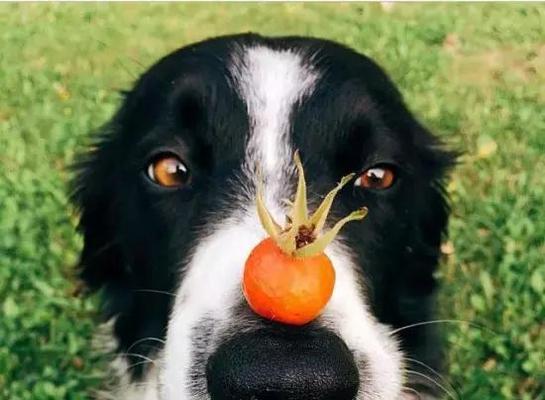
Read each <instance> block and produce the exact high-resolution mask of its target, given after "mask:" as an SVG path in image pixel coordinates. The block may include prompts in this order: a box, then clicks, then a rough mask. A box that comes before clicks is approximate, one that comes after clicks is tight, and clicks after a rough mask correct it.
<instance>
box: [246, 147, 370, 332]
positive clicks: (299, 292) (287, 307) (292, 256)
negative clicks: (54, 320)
mask: <svg viewBox="0 0 545 400" xmlns="http://www.w3.org/2000/svg"><path fill="white" fill-rule="evenodd" d="M295 164H296V166H297V170H298V172H299V181H298V183H297V191H296V193H295V199H294V200H293V202H288V204H289V205H290V210H289V212H288V215H287V217H288V218H286V220H287V221H288V223H287V225H286V226H283V227H282V226H280V225H279V224H278V223H277V222H276V221H275V220H274V218H273V217H272V215H271V213H270V212H269V210H267V207H266V206H265V201H264V196H263V191H262V187H261V185H260V184H258V188H257V195H256V203H257V214H258V216H259V220H260V221H261V225H262V226H263V229H265V231H266V232H267V233H268V234H269V237H268V238H267V239H265V240H263V241H261V242H260V243H259V244H258V245H257V246H256V247H254V249H253V250H252V251H251V253H250V255H249V257H248V259H247V260H246V264H245V267H244V276H243V280H242V291H243V293H244V296H245V297H246V300H247V302H248V305H249V306H250V308H251V309H252V310H254V311H255V312H256V313H257V314H259V315H261V316H262V317H264V318H267V319H270V320H273V321H278V322H282V323H285V324H291V325H304V324H306V323H308V322H310V321H312V320H313V319H315V318H316V317H317V316H318V315H320V313H321V312H322V310H323V309H324V307H325V306H326V305H327V302H328V301H329V299H330V298H331V295H332V294H333V287H334V286H335V270H334V269H333V265H332V264H331V261H330V259H329V258H328V257H327V255H326V254H325V253H324V250H325V248H326V246H327V245H328V244H329V243H331V242H332V241H333V240H334V239H335V237H336V236H337V234H338V233H339V231H340V229H341V228H342V227H343V226H344V225H345V224H346V223H348V222H350V221H356V220H361V219H363V218H364V217H365V215H366V214H367V209H366V208H365V207H363V208H360V209H358V210H356V211H353V212H352V213H350V214H349V215H347V216H346V217H344V218H342V219H341V220H340V221H337V223H336V224H335V225H334V226H333V227H332V228H331V229H329V230H328V231H326V232H324V227H325V223H326V218H327V215H328V214H329V211H330V209H331V205H332V203H333V200H334V199H335V196H336V195H337V193H338V192H339V191H340V190H341V189H342V188H343V187H344V186H345V185H346V184H347V183H348V182H350V181H351V180H352V179H353V178H354V174H349V175H347V176H344V177H343V178H342V179H341V180H340V182H339V183H338V184H337V186H336V187H335V188H334V189H333V190H331V191H330V192H329V193H328V194H327V195H326V196H325V197H324V199H323V201H322V203H321V204H320V205H319V206H318V208H317V209H316V210H315V211H314V213H313V214H309V212H308V208H307V188H306V182H305V175H304V171H303V164H302V163H301V160H300V158H299V155H298V154H297V153H295Z"/></svg>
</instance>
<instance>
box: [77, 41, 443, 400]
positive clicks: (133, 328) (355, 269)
mask: <svg viewBox="0 0 545 400" xmlns="http://www.w3.org/2000/svg"><path fill="white" fill-rule="evenodd" d="M295 150H299V152H300V154H301V158H302V161H303V164H304V167H305V172H306V175H307V183H308V187H309V201H310V202H311V204H316V203H318V202H319V201H320V200H321V198H322V197H323V195H324V194H325V193H327V192H328V191H329V190H330V189H331V188H332V187H333V186H334V185H335V184H336V183H337V182H338V181H339V179H340V177H342V176H343V175H346V174H347V173H349V172H356V173H357V177H356V178H354V180H353V182H351V183H350V184H349V185H347V186H346V187H345V188H344V189H343V190H342V191H341V193H340V194H339V196H338V198H337V200H336V202H335V204H334V207H333V214H334V217H335V216H336V217H338V216H344V215H346V214H348V213H349V212H350V211H353V210H355V209H357V208H360V207H362V206H366V207H367V208H368V209H369V214H368V216H367V218H366V219H364V220H363V221H361V222H353V223H351V224H349V225H347V226H346V227H345V228H344V230H343V232H342V233H341V237H340V238H338V239H337V240H336V241H335V242H334V243H333V244H332V245H330V246H329V247H328V249H327V250H326V252H327V253H328V255H329V256H330V258H331V259H332V261H333V265H334V266H335V269H336V275H337V282H336V286H335V289H334V293H333V296H332V298H331V301H330V302H329V303H328V305H327V307H326V309H325V310H324V312H323V314H322V315H321V316H320V317H319V318H318V319H317V320H315V321H313V322H312V323H309V324H308V325H305V326H303V327H290V326H284V325H280V324H276V323H273V322H270V321H266V320H263V319H261V318H260V317H258V316H257V315H255V314H253V313H252V312H251V311H250V309H249V308H248V307H247V305H246V303H245V300H244V298H243V295H242V292H241V275H242V271H243V266H244V262H245V259H246V258H247V256H248V254H249V252H250V250H251V249H252V248H253V247H254V246H255V245H256V244H257V243H258V242H259V241H260V240H262V239H263V238H264V237H265V235H266V234H265V231H264V230H263V229H262V228H261V226H260V224H259V222H258V217H257V214H256V207H255V192H256V180H257V177H256V175H257V173H256V171H257V169H260V171H261V173H260V176H261V179H263V180H264V182H265V193H266V195H267V197H266V203H267V207H268V208H269V209H270V210H271V211H272V212H273V214H274V215H275V217H276V218H277V220H279V221H282V220H284V219H285V217H284V212H285V203H284V202H283V201H282V200H283V199H286V198H291V197H292V195H293V192H294V186H295V185H294V184H295V180H296V171H295V168H294V165H293V162H292V160H293V153H294V151H295ZM453 161H454V156H453V155H452V154H451V153H450V152H448V151H446V150H444V149H442V147H441V145H440V143H439V141H438V140H437V139H436V138H434V137H433V136H432V135H431V134H430V133H429V132H428V131H427V130H426V129H425V128H424V127H423V126H422V125H421V124H420V123H418V121H417V120H416V119H415V118H414V117H413V116H412V115H411V113H410V112H409V111H408V109H407V108H406V106H405V104H404V102H403V99H402V97H401V95H400V94H399V92H398V91H397V90H396V88H395V87H394V85H393V84H392V83H391V81H390V80H389V78H388V77H387V75H386V74H385V73H384V72H383V71H382V70H381V69H380V68H379V67H378V66H377V65H376V64H375V63H373V62H372V61H371V60H370V59H369V58H366V57H365V56H362V55H360V54H357V53H355V52H354V51H352V50H350V49H348V48H346V47H343V46H341V45H338V44H335V43H332V42H329V41H325V40H319V39H309V38H300V37H284V38H275V39H271V38H264V37H261V36H258V35H254V34H244V35H236V36H228V37H220V38H216V39H212V40H207V41H204V42H201V43H197V44H194V45H191V46H188V47H185V48H182V49H180V50H178V51H175V52H174V53H172V54H170V55H168V56H166V57H165V58H163V59H161V60H160V61H159V62H158V63H157V64H155V65H154V66H153V67H151V68H150V69H149V70H148V71H147V72H146V73H145V74H143V75H142V76H141V78H140V79H139V80H138V82H137V83H136V85H135V87H134V88H133V89H132V90H131V91H130V92H128V93H127V94H126V97H125V99H124V102H123V104H122V106H121V108H120V109H119V111H118V112H117V114H116V115H115V116H114V118H113V119H112V121H110V122H109V123H108V124H107V125H106V126H105V128H104V129H103V132H102V135H101V136H100V140H99V141H98V143H96V145H95V146H94V148H93V149H92V151H91V152H90V154H89V156H88V157H87V158H86V159H85V160H84V161H82V162H80V164H79V172H78V176H77V178H76V191H75V196H74V197H75V201H76V203H77V204H78V205H79V207H80V208H81V212H82V215H81V229H82V231H83V234H84V240H85V245H84V249H83V253H82V256H81V268H82V278H83V280H84V281H85V282H86V283H87V285H88V286H89V287H90V288H91V289H94V290H96V289H102V295H103V298H104V300H105V301H104V309H105V312H106V315H107V317H108V318H109V319H110V320H111V321H112V324H113V334H114V337H115V339H116V343H117V349H116V351H117V353H118V354H119V357H118V362H117V364H118V367H119V369H120V372H121V374H122V376H123V378H122V380H121V383H120V385H119V389H118V391H117V392H114V394H112V395H111V397H113V398H116V399H131V400H144V399H145V400H205V399H212V400H250V399H253V400H272V399H285V400H300V399H301V400H302V399H309V400H310V399H314V400H316V399H317V400H326V399H328V400H344V399H346V400H348V399H357V400H396V399H416V398H438V397H440V390H437V389H438V387H436V384H435V383H434V381H436V380H437V377H436V376H434V372H432V369H433V370H440V369H441V353H442V351H441V346H440V343H439V342H440V341H439V340H438V339H437V334H436V333H435V332H434V331H433V330H432V328H430V326H429V325H421V324H419V323H420V322H423V321H428V320H430V319H431V318H432V316H433V303H434V288H435V286H436V283H435V279H434V271H435V270H436V267H437V263H438V258H439V255H440V251H439V248H440V242H441V236H442V234H443V233H444V231H445V227H446V224H447V218H448V207H447V205H446V202H445V200H444V196H443V191H442V186H441V181H442V178H443V176H444V174H445V171H446V170H447V169H448V167H449V166H450V165H452V164H453ZM333 219H334V220H335V218H333ZM413 325H416V326H413Z"/></svg>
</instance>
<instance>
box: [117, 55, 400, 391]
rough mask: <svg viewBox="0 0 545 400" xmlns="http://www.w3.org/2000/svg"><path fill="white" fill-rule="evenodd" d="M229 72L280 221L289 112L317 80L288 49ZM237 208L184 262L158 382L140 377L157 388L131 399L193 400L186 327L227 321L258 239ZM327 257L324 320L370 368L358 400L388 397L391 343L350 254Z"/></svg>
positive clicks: (393, 368) (250, 156)
mask: <svg viewBox="0 0 545 400" xmlns="http://www.w3.org/2000/svg"><path fill="white" fill-rule="evenodd" d="M231 72H232V73H233V75H234V77H235V86H236V89H237V90H238V91H239V93H240V95H241V97H242V98H243V99H244V101H245V102H246V105H247V109H248V114H249V117H250V121H251V124H250V127H251V128H250V129H251V131H250V139H249V142H248V147H247V154H246V157H247V159H246V164H247V166H248V169H249V170H252V169H255V168H256V167H258V168H259V169H260V170H261V172H262V174H263V175H264V176H263V178H264V180H265V182H266V187H265V192H266V195H267V196H266V201H267V203H268V206H269V207H270V208H271V209H272V211H273V214H275V215H276V217H280V216H281V215H282V211H283V210H282V206H281V203H280V199H281V198H284V197H287V196H288V194H289V193H287V192H286V190H287V188H289V187H291V185H286V183H285V180H286V179H288V178H289V177H290V176H291V177H293V175H292V174H291V173H289V174H285V173H284V172H281V171H286V170H287V171H289V172H291V171H292V155H293V151H294V149H291V148H290V146H289V144H288V143H289V142H288V140H287V138H288V134H289V129H290V126H289V115H290V111H291V110H292V108H293V107H294V105H295V104H296V103H297V102H299V101H302V100H303V99H304V98H305V96H308V95H310V94H311V93H312V90H313V88H314V85H315V84H316V82H317V79H318V78H319V75H318V73H317V72H316V71H314V70H313V69H312V68H311V67H310V66H308V65H305V64H304V62H303V57H302V56H301V55H299V54H297V53H295V52H294V51H287V50H286V51H276V50H272V49H269V48H266V47H254V48H247V49H244V51H242V52H241V51H240V49H239V51H238V52H237V53H236V54H235V55H234V56H233V60H232V65H231ZM239 209H240V211H239V212H238V214H237V215H233V216H232V217H231V218H228V219H227V220H222V221H221V224H218V225H217V226H210V227H208V228H209V231H208V232H207V235H205V237H203V238H202V240H201V241H200V242H199V245H198V247H197V248H196V249H195V250H194V252H193V254H191V255H190V257H189V259H188V262H187V266H186V269H185V271H184V277H183V280H182V281H181V285H180V287H179V288H178V290H177V293H176V296H177V297H176V300H175V304H174V306H173V311H172V314H171V317H170V321H169V325H168V333H167V339H166V345H165V348H164V356H163V357H162V360H161V361H160V364H159V367H160V369H159V373H158V377H157V368H155V369H154V371H153V373H152V375H150V376H149V380H147V381H148V383H149V382H150V381H152V380H153V381H154V383H155V384H153V385H152V386H153V387H157V385H156V383H157V379H158V382H159V387H160V394H159V397H154V395H152V396H151V397H150V396H149V393H146V392H142V394H141V395H140V396H138V395H136V394H132V396H133V397H131V399H133V400H150V399H153V400H156V399H157V398H160V399H161V400H197V399H195V398H192V397H191V394H190V393H191V389H192V382H190V379H189V373H190V368H191V354H192V352H191V350H192V343H191V339H192V335H193V333H194V332H193V329H194V327H195V326H196V324H197V323H198V322H199V321H200V320H201V319H202V318H204V317H207V318H212V319H213V320H214V321H215V322H216V327H217V328H221V327H222V326H227V325H228V324H229V323H231V322H232V320H231V319H230V316H231V312H232V307H233V306H235V305H237V303H238V302H239V301H240V300H241V299H242V293H241V278H242V272H243V267H244V262H245V260H246V257H247V255H248V254H249V252H250V251H251V249H252V248H253V247H254V246H255V245H256V244H257V243H258V242H259V241H260V240H261V239H263V238H264V237H265V232H264V231H263V229H262V228H261V226H260V224H259V222H258V218H257V214H256V211H255V205H254V201H253V199H251V200H250V201H249V202H247V203H246V204H240V208H239ZM279 220H281V221H282V220H283V219H282V218H279ZM328 254H329V256H330V257H331V259H332V261H333V265H334V266H335V269H336V276H337V281H336V285H335V289H334V292H333V297H332V299H331V301H330V303H329V304H328V306H327V308H326V310H325V312H324V316H323V320H324V323H326V324H328V326H330V327H331V328H332V329H333V330H334V331H335V332H337V333H338V334H339V336H340V337H341V338H342V339H343V340H344V341H345V342H346V344H347V346H348V347H349V348H350V349H351V350H352V351H353V352H354V353H355V354H356V355H361V356H363V357H365V359H366V360H367V363H368V365H369V371H367V373H370V374H371V375H372V377H369V378H370V381H371V382H372V384H371V385H366V386H365V387H362V388H361V390H360V393H359V395H358V398H360V399H362V400H363V399H364V400H391V399H395V398H397V397H398V396H399V392H400V390H401V376H400V372H399V371H400V368H401V363H400V358H401V357H400V353H399V352H398V350H397V345H396V343H395V342H394V341H393V340H392V339H391V338H390V337H389V335H388V333H387V331H386V329H385V328H384V327H383V326H381V325H380V324H379V323H378V322H377V321H376V320H375V319H374V318H373V316H372V315H371V313H370V311H369V309H368V307H367V305H366V304H365V301H364V298H363V294H362V293H361V289H360V288H359V287H358V283H357V282H358V279H357V275H356V272H355V265H354V263H353V262H352V260H351V256H350V253H349V252H348V251H347V250H346V249H345V248H344V247H343V246H342V245H341V244H340V243H339V241H337V242H335V243H333V244H332V245H331V246H330V247H329V249H328ZM366 380H368V379H366ZM125 398H126V397H125ZM204 399H208V396H207V395H206V393H202V394H200V395H199V396H198V400H204Z"/></svg>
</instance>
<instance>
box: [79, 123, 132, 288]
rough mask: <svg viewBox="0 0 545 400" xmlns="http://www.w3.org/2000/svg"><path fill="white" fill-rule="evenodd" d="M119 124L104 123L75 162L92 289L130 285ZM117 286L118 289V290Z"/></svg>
mask: <svg viewBox="0 0 545 400" xmlns="http://www.w3.org/2000/svg"><path fill="white" fill-rule="evenodd" d="M115 131H116V127H115V124H114V123H113V122H112V123H110V124H108V125H107V126H106V127H104V128H103V129H102V130H101V132H100V135H99V136H98V139H95V141H94V143H93V144H92V146H91V148H90V150H89V151H88V152H87V153H86V154H84V155H82V158H81V159H80V160H77V161H76V162H75V164H74V170H75V177H74V179H73V181H72V187H73V191H72V200H73V202H74V203H75V205H76V206H77V207H78V209H79V211H80V213H81V216H80V222H79V229H80V230H81V232H82V234H83V241H84V244H83V250H82V252H81V257H80V276H81V279H82V280H83V281H84V283H85V284H86V285H87V286H88V288H89V289H91V290H93V291H95V290H98V289H105V290H106V291H116V292H117V293H121V292H122V291H120V290H118V289H120V288H122V287H124V286H125V285H127V282H128V279H129V268H128V266H127V265H126V262H125V260H124V257H123V254H122V250H121V246H120V242H119V233H118V232H116V230H115V228H116V223H115V221H117V220H118V213H117V210H116V209H117V204H118V199H117V198H116V193H117V190H116V186H117V185H116V182H117V181H118V176H117V174H118V172H117V170H118V166H116V165H112V164H114V163H116V161H117V157H116V151H117V147H118V146H117V144H116V142H115V140H116V135H115ZM116 289H117V290H116Z"/></svg>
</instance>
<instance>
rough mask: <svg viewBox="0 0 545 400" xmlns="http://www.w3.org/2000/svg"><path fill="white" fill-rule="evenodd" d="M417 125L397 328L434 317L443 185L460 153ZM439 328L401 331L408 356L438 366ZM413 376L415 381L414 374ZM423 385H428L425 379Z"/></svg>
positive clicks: (444, 223) (444, 216) (444, 219)
mask: <svg viewBox="0 0 545 400" xmlns="http://www.w3.org/2000/svg"><path fill="white" fill-rule="evenodd" d="M417 129H418V132H417V133H416V136H415V138H416V141H417V143H416V145H417V149H418V151H417V158H418V161H417V165H418V168H419V171H418V175H419V176H420V177H421V179H420V180H419V182H420V184H419V187H418V188H415V189H416V190H415V203H414V205H413V207H414V210H413V218H414V219H413V224H412V230H411V232H409V235H408V239H407V246H406V254H405V260H404V267H403V269H402V273H401V274H400V276H399V278H398V279H399V280H398V281H397V284H398V287H397V289H396V291H397V293H396V294H395V296H396V297H397V302H398V313H399V314H398V318H399V320H398V321H397V325H398V327H405V326H409V325H412V324H418V323H424V322H426V321H430V320H433V319H436V316H435V296H434V294H435V288H436V286H437V283H436V278H435V276H434V273H435V271H436V270H437V268H438V264H439V261H440V256H441V243H442V241H443V239H444V237H445V235H446V233H447V227H448V218H449V213H450V207H449V204H448V198H447V195H446V191H445V190H444V184H445V183H446V178H447V173H448V171H449V170H450V169H451V167H453V166H454V165H455V163H456V159H457V156H458V153H456V152H453V151H449V150H446V149H445V146H443V145H442V143H441V142H440V141H439V140H438V139H436V138H435V137H433V136H432V135H431V134H430V133H429V132H427V131H426V130H425V129H424V128H423V127H421V126H418V127H417ZM437 332H438V330H437V327H436V326H435V325H421V326H414V327H411V328H410V329H406V330H403V331H401V332H400V335H401V336H402V337H403V343H404V345H405V346H407V350H408V352H409V354H410V357H412V358H414V359H416V360H418V361H420V362H423V363H426V364H427V365H429V366H431V367H432V368H434V369H436V370H441V369H442V360H443V356H444V355H443V354H442V353H441V351H440V349H441V348H442V346H440V340H441V339H440V336H439V335H438V333H437ZM420 368H421V366H420V365H412V364H411V365H410V369H412V370H416V371H418V370H420ZM422 372H424V373H426V371H422ZM411 380H412V381H414V379H413V377H412V378H411ZM413 383H414V382H413ZM422 384H426V385H425V386H429V385H427V383H426V382H422ZM419 390H420V389H419Z"/></svg>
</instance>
